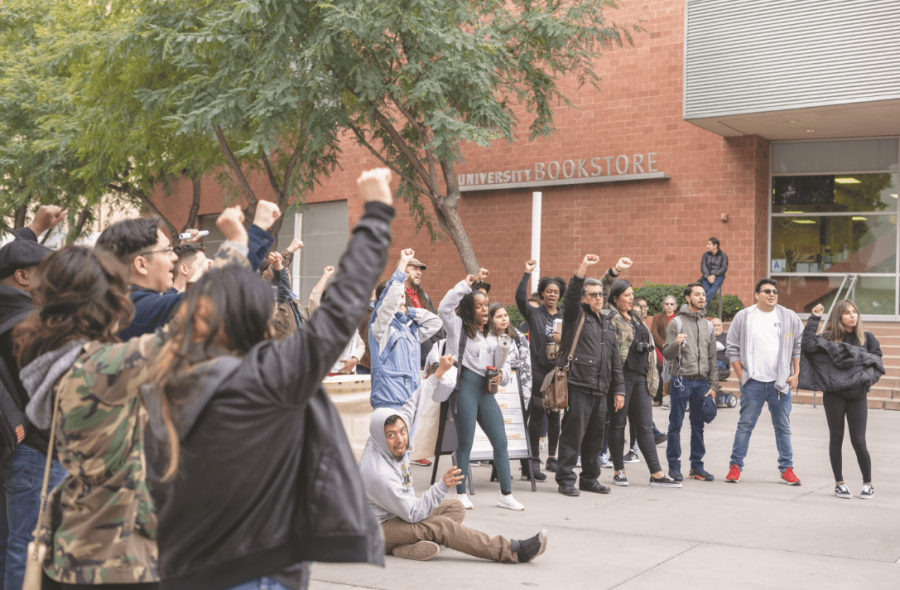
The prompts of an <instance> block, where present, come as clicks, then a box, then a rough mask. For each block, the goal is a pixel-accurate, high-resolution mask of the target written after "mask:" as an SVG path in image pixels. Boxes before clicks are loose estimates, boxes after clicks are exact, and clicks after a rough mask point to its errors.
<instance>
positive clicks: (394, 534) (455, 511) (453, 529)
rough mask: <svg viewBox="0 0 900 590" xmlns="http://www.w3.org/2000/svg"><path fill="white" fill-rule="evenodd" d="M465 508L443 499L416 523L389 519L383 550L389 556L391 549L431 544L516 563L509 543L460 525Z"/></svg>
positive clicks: (385, 526)
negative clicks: (426, 516) (424, 517)
mask: <svg viewBox="0 0 900 590" xmlns="http://www.w3.org/2000/svg"><path fill="white" fill-rule="evenodd" d="M465 517H466V509H465V507H463V505H462V503H461V502H460V501H459V500H446V501H445V502H444V503H442V504H441V505H440V506H438V507H437V508H435V510H434V512H432V513H431V516H429V517H428V518H426V519H424V520H420V521H419V522H417V523H415V524H411V523H408V522H406V521H405V520H403V519H401V518H392V519H391V520H388V521H387V522H385V523H384V524H382V525H381V528H382V529H383V530H384V549H385V552H386V553H391V551H393V550H394V547H399V546H400V545H412V544H413V543H418V542H419V541H432V542H434V543H437V544H438V545H442V546H444V547H449V548H450V549H453V550H456V551H459V552H460V553H465V554H466V555H471V556H473V557H480V558H482V559H491V560H493V561H502V562H506V563H518V562H519V559H518V557H517V556H516V554H515V553H513V552H512V544H511V543H510V542H509V541H508V540H506V539H504V538H503V537H500V536H497V537H494V538H493V539H492V538H490V537H488V536H487V535H486V534H484V533H482V532H480V531H476V530H474V529H470V528H469V527H465V526H463V525H462V524H461V523H462V521H463V519H464V518H465Z"/></svg>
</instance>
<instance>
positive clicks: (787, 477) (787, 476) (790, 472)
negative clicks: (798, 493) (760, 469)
mask: <svg viewBox="0 0 900 590" xmlns="http://www.w3.org/2000/svg"><path fill="white" fill-rule="evenodd" d="M781 481H783V482H784V483H786V484H788V485H789V486H798V485H800V478H799V477H797V476H796V475H794V469H793V468H792V467H788V468H787V469H785V470H784V471H782V472H781Z"/></svg>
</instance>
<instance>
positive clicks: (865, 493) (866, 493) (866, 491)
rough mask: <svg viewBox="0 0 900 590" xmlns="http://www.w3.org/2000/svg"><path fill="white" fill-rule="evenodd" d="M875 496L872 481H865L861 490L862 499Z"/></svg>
mask: <svg viewBox="0 0 900 590" xmlns="http://www.w3.org/2000/svg"><path fill="white" fill-rule="evenodd" d="M874 497H875V488H873V487H872V484H870V483H864V484H863V487H862V489H861V490H860V491H859V498H860V500H871V499H872V498H874Z"/></svg>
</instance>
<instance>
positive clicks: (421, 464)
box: [410, 459, 431, 467]
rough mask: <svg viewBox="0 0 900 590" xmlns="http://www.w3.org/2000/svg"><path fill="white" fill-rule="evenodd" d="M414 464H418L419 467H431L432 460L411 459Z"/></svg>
mask: <svg viewBox="0 0 900 590" xmlns="http://www.w3.org/2000/svg"><path fill="white" fill-rule="evenodd" d="M410 463H412V464H413V465H418V466H419V467H430V466H431V461H429V460H428V459H419V460H418V461H410Z"/></svg>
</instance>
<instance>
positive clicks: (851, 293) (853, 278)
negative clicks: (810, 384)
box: [813, 274, 859, 408]
mask: <svg viewBox="0 0 900 590" xmlns="http://www.w3.org/2000/svg"><path fill="white" fill-rule="evenodd" d="M858 281H859V275H858V274H848V275H844V278H843V280H842V281H841V286H840V287H838V290H837V292H836V293H835V294H834V300H833V301H832V302H831V307H830V308H829V309H828V311H827V312H825V313H823V314H822V319H821V321H820V322H819V332H821V331H822V330H823V329H825V326H826V325H827V324H828V318H829V317H831V313H832V312H833V311H834V306H835V305H837V303H838V301H840V300H841V293H842V292H843V293H844V296H843V299H850V300H854V299H856V283H857V282H858ZM844 287H846V288H847V290H846V291H844ZM817 401H818V395H817V394H816V392H815V391H814V392H813V408H815V407H816V406H817V405H818V404H817Z"/></svg>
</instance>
